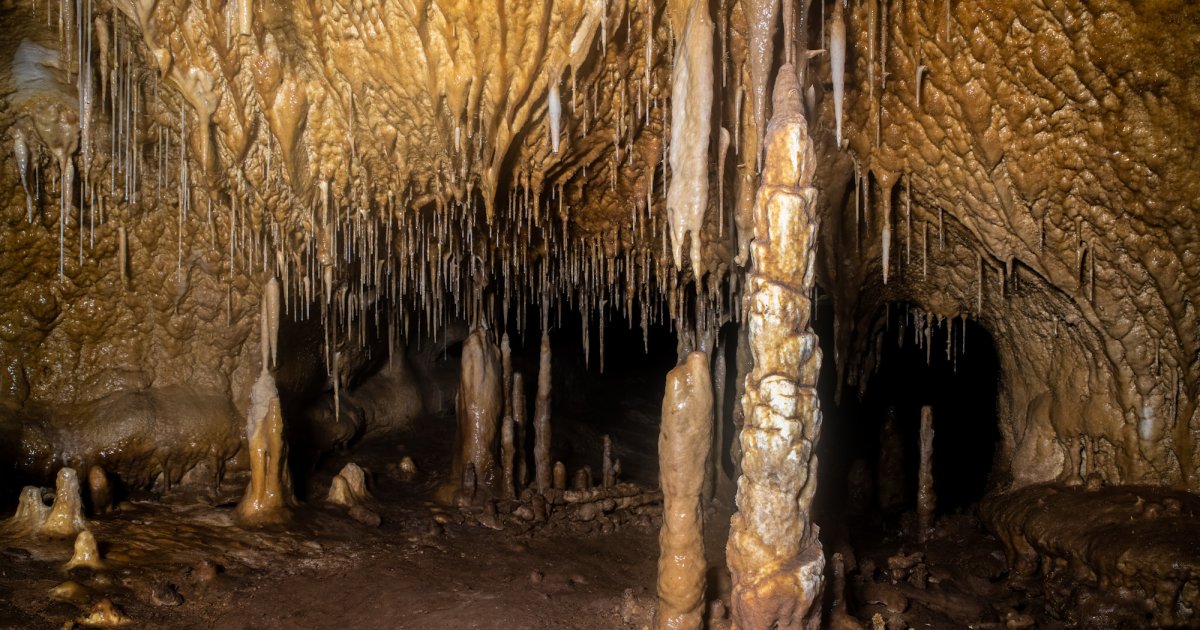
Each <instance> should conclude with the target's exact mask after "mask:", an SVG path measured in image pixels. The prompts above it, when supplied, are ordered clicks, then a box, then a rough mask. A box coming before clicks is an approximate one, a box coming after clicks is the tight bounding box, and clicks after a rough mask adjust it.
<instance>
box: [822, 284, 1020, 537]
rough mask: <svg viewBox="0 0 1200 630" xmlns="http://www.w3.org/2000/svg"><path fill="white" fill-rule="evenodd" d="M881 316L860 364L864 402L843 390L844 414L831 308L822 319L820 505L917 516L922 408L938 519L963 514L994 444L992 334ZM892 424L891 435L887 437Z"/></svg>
mask: <svg viewBox="0 0 1200 630" xmlns="http://www.w3.org/2000/svg"><path fill="white" fill-rule="evenodd" d="M883 308H884V309H885V312H882V313H880V320H879V322H880V324H879V325H878V326H876V328H875V329H874V330H873V331H872V332H871V334H872V335H873V337H872V339H871V341H870V343H868V344H867V347H868V354H869V356H867V357H864V358H863V363H864V364H865V371H866V373H865V374H863V375H862V376H860V378H865V379H867V381H866V383H867V384H866V388H865V390H864V391H863V394H862V396H861V398H860V397H859V396H858V387H856V386H851V385H845V384H844V385H843V392H842V401H841V405H840V406H835V405H834V404H833V400H834V396H833V392H834V386H835V385H836V382H835V381H836V375H835V374H834V373H833V361H832V356H833V355H832V352H833V349H832V319H833V315H832V312H830V309H828V308H825V309H822V311H823V312H819V313H818V326H817V329H818V331H819V333H821V334H822V347H823V350H824V351H825V353H826V357H827V361H826V366H825V368H826V369H825V370H824V371H825V374H823V379H822V405H823V407H824V409H825V424H824V428H823V434H822V442H821V444H820V446H819V454H820V456H821V457H822V462H821V464H822V473H823V475H824V476H823V479H822V487H821V492H822V494H823V501H822V505H823V506H825V507H826V508H827V509H839V508H853V507H855V506H853V505H852V504H853V502H854V501H856V500H857V501H859V503H860V504H861V505H860V506H859V507H860V508H865V509H866V510H868V511H871V512H876V511H882V512H884V513H885V515H887V514H889V513H890V514H894V513H896V512H899V511H905V510H911V509H913V508H914V507H915V505H916V485H917V469H918V465H919V461H920V450H919V437H920V418H921V408H922V407H923V406H925V405H929V406H930V407H931V408H932V410H933V427H934V433H935V436H934V443H933V451H934V456H933V475H934V484H935V490H936V492H937V500H938V504H937V507H938V512H940V513H943V514H944V513H952V512H956V511H959V510H963V509H966V508H969V507H970V506H972V505H974V504H975V503H977V502H978V501H979V499H980V498H982V496H983V494H984V492H985V491H986V490H987V487H988V482H989V476H990V474H991V471H992V466H993V462H994V457H995V452H996V446H997V444H998V442H999V440H1000V428H999V419H998V415H997V409H996V398H997V391H998V386H999V377H1000V364H999V359H998V357H997V354H996V348H995V344H994V341H993V339H992V336H991V334H990V333H989V332H988V331H987V330H986V329H985V328H984V327H983V326H981V325H980V324H978V323H977V322H975V321H974V320H971V319H964V318H961V317H955V318H950V319H946V320H941V321H939V320H938V319H937V318H931V319H927V318H926V316H925V313H924V311H921V310H919V309H917V308H916V307H914V306H913V305H910V304H907V303H898V304H890V305H888V306H886V307H883ZM964 335H965V338H964ZM889 416H890V417H891V418H892V424H893V426H894V430H893V431H892V432H891V434H890V435H891V437H888V433H887V431H885V424H886V423H887V420H888V418H889ZM889 442H890V444H891V446H890V447H889ZM889 448H890V452H889ZM826 460H827V461H826ZM889 460H890V462H889ZM889 490H890V491H891V495H892V497H893V498H892V499H891V500H890V501H889V497H888V494H889ZM833 495H839V496H833ZM856 495H857V496H856Z"/></svg>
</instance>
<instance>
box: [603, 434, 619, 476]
mask: <svg viewBox="0 0 1200 630" xmlns="http://www.w3.org/2000/svg"><path fill="white" fill-rule="evenodd" d="M612 450H613V445H612V438H611V437H609V436H608V435H605V436H604V456H603V461H602V462H601V465H602V466H603V468H602V469H601V473H602V475H603V477H602V478H601V483H603V484H604V487H605V488H611V487H613V486H615V485H617V471H616V468H615V467H614V466H613V463H614V462H613V456H612Z"/></svg>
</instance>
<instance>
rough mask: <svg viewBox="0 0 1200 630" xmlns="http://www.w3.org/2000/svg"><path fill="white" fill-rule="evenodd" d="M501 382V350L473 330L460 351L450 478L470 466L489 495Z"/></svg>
mask: <svg viewBox="0 0 1200 630" xmlns="http://www.w3.org/2000/svg"><path fill="white" fill-rule="evenodd" d="M502 380H503V375H502V374H501V365H500V349H499V348H498V347H496V344H495V342H493V341H492V339H491V336H490V334H489V333H488V332H487V331H485V330H484V329H482V328H476V329H474V330H472V331H471V334H470V335H468V336H467V339H466V341H465V342H463V348H462V377H461V380H460V381H459V384H458V403H457V416H458V434H457V443H456V446H455V450H454V460H453V475H454V476H453V478H454V479H461V478H462V474H463V468H464V467H465V466H466V465H467V464H473V465H474V468H475V475H476V479H477V480H478V482H479V483H480V485H482V486H484V487H486V488H487V489H488V491H489V492H491V491H494V490H495V487H494V486H495V484H497V483H498V482H499V481H500V480H499V472H500V471H498V470H496V462H495V456H494V453H495V449H496V439H497V438H498V437H499V430H500V414H501V412H502V411H503V410H502V406H503V400H504V398H503V393H502V391H501V387H502Z"/></svg>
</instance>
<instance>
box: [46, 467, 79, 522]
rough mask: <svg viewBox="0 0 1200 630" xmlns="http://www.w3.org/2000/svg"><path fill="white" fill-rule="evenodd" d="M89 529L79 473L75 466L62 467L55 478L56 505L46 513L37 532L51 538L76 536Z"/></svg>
mask: <svg viewBox="0 0 1200 630" xmlns="http://www.w3.org/2000/svg"><path fill="white" fill-rule="evenodd" d="M39 502H40V499H39ZM85 529H87V521H85V520H83V496H82V495H81V493H80V490H79V475H78V474H77V473H76V472H75V469H74V468H61V469H59V471H58V477H57V478H56V479H55V487H54V505H52V506H50V512H49V513H48V514H46V520H44V521H42V525H41V527H39V528H38V530H37V533H38V535H40V536H47V537H50V538H74V537H75V535H76V534H78V533H79V532H82V531H84V530H85Z"/></svg>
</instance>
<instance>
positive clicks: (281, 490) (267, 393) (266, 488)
mask: <svg viewBox="0 0 1200 630" xmlns="http://www.w3.org/2000/svg"><path fill="white" fill-rule="evenodd" d="M246 440H247V443H248V447H249V449H250V483H249V485H247V486H246V493H245V495H244V496H243V497H242V500H241V502H239V503H238V505H237V508H236V509H235V510H234V517H235V518H236V519H237V521H238V522H239V523H241V524H243V525H249V526H260V525H274V524H279V523H282V522H285V521H287V520H289V519H290V518H291V506H292V505H293V504H294V503H295V498H294V495H293V494H292V480H291V473H290V471H289V470H288V466H287V443H286V442H285V441H284V439H283V414H282V413H281V412H280V409H279V394H278V392H277V391H276V390H275V379H274V378H273V377H272V376H271V374H270V372H267V371H266V369H265V367H264V369H263V371H262V373H261V374H260V375H259V377H258V381H257V382H256V383H255V384H254V391H253V392H252V393H251V395H250V410H249V413H248V414H247V416H246Z"/></svg>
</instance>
